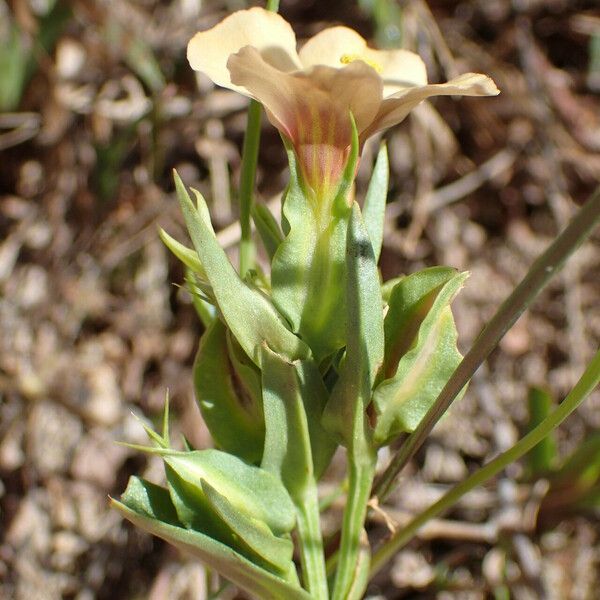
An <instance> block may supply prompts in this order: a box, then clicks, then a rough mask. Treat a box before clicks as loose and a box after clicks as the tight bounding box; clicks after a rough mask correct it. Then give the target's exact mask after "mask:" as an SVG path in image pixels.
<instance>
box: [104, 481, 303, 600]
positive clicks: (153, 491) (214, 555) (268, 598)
mask: <svg viewBox="0 0 600 600" xmlns="http://www.w3.org/2000/svg"><path fill="white" fill-rule="evenodd" d="M111 504H112V505H113V507H114V508H116V509H117V510H119V511H120V512H121V514H122V515H123V516H124V517H125V518H126V519H128V520H129V521H131V522H132V523H133V524H134V525H136V526H137V527H140V528H141V529H144V530H145V531H148V532H149V533H151V534H153V535H156V536H158V537H160V538H162V539H164V540H165V541H167V542H169V543H171V544H173V545H174V546H175V547H177V548H178V549H179V550H181V551H183V552H186V553H188V554H191V555H192V556H195V557H196V558H198V559H200V560H201V561H202V562H203V563H204V564H205V565H207V566H208V567H209V568H211V569H214V570H215V571H217V572H218V573H219V574H220V575H222V576H223V577H225V578H226V579H229V580H230V581H231V582H233V583H234V584H235V585H238V586H239V587H240V588H242V589H243V590H245V591H246V592H248V593H249V594H251V595H252V596H253V597H254V598H256V599H257V600H310V596H309V594H308V593H307V592H305V591H304V590H302V589H301V588H300V587H299V586H298V585H294V584H291V583H288V582H287V581H285V580H284V579H283V578H281V577H279V576H277V575H275V574H273V573H270V572H269V571H267V570H265V569H262V568H261V567H258V566H257V565H255V564H253V563H252V562H251V561H249V560H248V559H246V558H245V557H244V556H242V555H241V554H240V553H239V552H236V551H235V550H233V549H232V548H230V547H228V546H226V545H225V544H222V543H221V542H218V541H216V540H214V539H212V538H210V537H209V536H207V535H204V534H202V533H199V532H196V531H192V530H188V529H185V528H183V527H181V526H180V525H179V523H178V522H177V517H176V513H175V509H174V507H173V505H172V503H171V500H170V496H169V493H168V492H167V490H165V489H164V488H160V487H159V486H155V485H153V484H151V483H148V482H146V481H143V480H141V479H138V478H136V477H132V478H130V480H129V485H128V486H127V489H126V490H125V493H124V494H123V496H122V498H121V501H118V500H114V499H111Z"/></svg>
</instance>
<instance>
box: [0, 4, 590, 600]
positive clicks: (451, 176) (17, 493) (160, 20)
mask: <svg viewBox="0 0 600 600" xmlns="http://www.w3.org/2000/svg"><path fill="white" fill-rule="evenodd" d="M362 4H364V5H365V6H366V5H368V4H369V2H366V0H365V1H364V2H363V3H362ZM383 4H384V3H382V5H383ZM400 4H401V6H402V12H401V19H400V20H398V21H393V20H389V19H390V18H392V19H393V18H395V17H393V16H392V17H386V19H387V20H386V21H385V23H380V24H379V25H380V26H377V20H376V19H374V18H373V17H372V16H371V15H370V14H369V12H368V11H367V10H362V11H361V10H360V8H359V7H358V5H357V3H355V2H349V1H345V2H344V1H341V0H337V1H333V0H332V1H331V2H328V3H319V2H316V1H310V0H287V1H286V0H282V3H281V12H282V13H283V14H284V16H285V17H286V18H287V19H288V20H290V21H291V22H292V24H293V25H294V28H295V29H296V31H297V33H298V35H299V37H306V36H308V35H310V34H312V33H314V32H316V31H317V30H319V29H320V28H322V27H324V26H326V25H328V24H332V23H343V24H347V25H350V26H352V27H355V28H357V29H358V30H359V31H361V32H362V33H363V34H364V35H365V36H367V37H369V38H371V39H380V40H381V39H385V37H386V35H387V36H391V37H393V36H394V35H395V31H396V30H395V29H394V23H396V24H398V25H399V26H400V29H402V31H403V32H404V37H403V43H404V45H405V46H406V47H409V48H411V49H415V50H417V51H419V53H420V54H422V55H423V57H424V58H425V60H426V62H427V64H428V70H429V75H430V79H432V80H442V79H447V78H450V77H451V76H453V75H454V74H455V73H460V72H464V71H471V70H472V71H480V72H485V73H489V74H491V75H492V76H493V78H494V79H495V81H496V82H497V84H498V87H499V88H500V89H501V90H502V94H501V95H500V96H499V97H497V98H493V99H485V100H481V99H463V100H461V101H460V102H456V101H454V100H453V99H450V98H442V99H439V100H436V101H435V102H434V103H431V104H426V105H422V106H421V107H419V109H417V110H416V111H415V112H414V114H413V116H412V117H411V118H409V119H408V120H407V121H406V122H405V123H404V124H402V125H401V126H399V127H397V128H396V129H395V130H393V131H392V132H389V133H388V134H387V135H386V139H387V141H388V146H389V150H390V159H391V166H392V180H391V188H390V195H389V205H388V219H387V231H386V236H385V242H384V244H385V247H384V252H383V255H382V261H381V267H382V272H383V274H384V277H385V278H389V277H392V276H395V275H397V274H399V273H407V272H412V271H415V270H417V269H419V268H422V267H424V266H428V265H433V264H447V265H452V266H454V267H457V268H459V269H465V270H469V271H470V272H471V277H470V279H469V281H468V284H467V286H466V288H465V290H464V291H463V293H462V294H461V295H460V297H459V298H458V300H457V301H456V304H455V315H456V319H457V324H458V329H459V332H460V344H461V347H462V348H463V349H467V348H468V347H469V346H470V344H471V343H472V341H473V339H474V337H475V336H476V335H477V333H478V331H479V330H480V329H481V327H482V326H483V324H485V322H486V321H487V320H488V319H489V318H490V316H491V315H492V314H493V312H494V310H495V308H497V306H498V305H499V303H500V302H501V301H502V300H503V299H504V298H505V297H506V295H507V294H508V293H509V292H510V290H511V289H512V287H513V286H514V285H515V284H516V283H517V282H518V281H519V279H520V278H521V277H522V276H523V275H524V274H525V272H526V271H527V268H528V266H529V265H530V264H531V263H532V262H533V260H534V259H535V258H536V257H537V256H538V254H539V253H540V252H541V251H542V250H543V249H544V248H545V247H546V246H547V244H548V243H549V242H550V241H551V240H552V237H553V236H554V235H555V234H556V233H557V231H559V230H560V229H561V228H562V227H564V225H565V224H566V222H567V221H568V220H569V218H570V216H571V215H572V214H573V213H574V211H575V210H576V207H577V205H578V204H581V203H582V202H584V201H585V199H586V198H587V197H588V196H589V194H590V193H591V192H592V190H593V189H594V187H595V186H596V185H597V184H598V174H599V173H600V152H599V151H600V111H599V110H598V109H599V102H598V96H597V94H598V92H599V91H600V70H599V69H600V66H599V65H600V49H599V45H598V40H599V39H600V16H599V14H598V12H597V10H596V11H594V8H596V9H597V6H596V7H595V6H594V5H595V3H594V2H593V1H589V2H585V1H579V0H571V1H567V0H546V1H544V2H542V1H540V0H519V1H516V0H515V1H513V2H511V1H509V0H485V1H484V0H479V1H477V0H474V1H466V0H464V1H457V2H453V1H450V0H431V1H430V2H429V3H428V4H426V3H425V2H422V1H420V0H415V1H411V2H403V3H400ZM242 5H243V3H242V2H241V0H239V1H234V0H229V1H227V0H212V1H208V0H207V1H204V2H201V1H199V0H198V1H197V2H195V1H193V0H176V1H172V2H159V1H158V0H136V1H134V0H123V1H121V2H109V1H108V0H104V1H99V2H90V1H88V0H76V1H73V2H60V1H59V2H57V3H56V4H55V3H54V2H51V1H50V0H46V1H33V0H15V1H14V2H11V3H9V4H6V3H5V2H4V1H2V0H0V40H4V41H5V42H7V40H10V39H17V42H14V43H13V47H14V48H16V50H14V54H12V55H10V54H9V50H3V49H0V65H2V64H11V65H17V67H15V69H16V70H18V65H19V64H25V65H26V67H27V65H29V67H27V68H25V67H24V68H23V73H24V74H23V80H22V84H19V80H18V77H17V76H14V77H13V79H11V80H10V81H9V79H10V77H11V75H10V74H9V72H8V71H7V70H5V71H0V88H4V92H1V93H0V323H1V326H0V519H1V521H0V598H7V599H12V598H15V599H16V600H37V599H39V600H55V599H61V598H73V599H77V600H88V599H95V598H98V599H104V598H106V599H108V598H111V599H121V598H122V599H134V598H150V599H151V600H161V599H166V598H168V599H169V600H170V599H173V600H177V599H182V600H183V599H198V600H201V599H204V598H207V597H208V595H209V592H207V589H208V588H210V587H211V586H212V585H214V582H212V583H211V578H210V577H209V576H207V574H206V573H205V572H204V569H203V568H202V566H201V565H199V564H196V563H194V562H192V561H189V560H188V559H186V558H185V557H182V556H180V555H179V554H178V553H177V552H176V551H174V550H173V549H171V548H170V547H168V546H167V545H166V544H164V543H162V542H161V541H159V540H156V539H151V538H150V537H148V536H147V535H145V534H143V533H141V532H139V531H136V530H134V529H133V528H132V527H130V526H128V525H127V524H125V523H123V522H122V521H121V519H120V517H119V515H118V514H116V513H115V512H114V511H112V510H110V509H109V507H108V503H107V496H108V495H118V494H119V493H120V492H121V491H122V490H123V489H124V486H125V483H126V481H127V478H128V477H129V475H130V474H134V473H135V474H143V476H144V477H147V478H150V479H152V480H154V481H160V478H161V464H160V462H159V461H156V460H154V459H152V458H150V459H148V458H147V457H144V456H140V454H139V453H137V452H135V451H132V450H131V449H129V448H126V447H124V446H120V445H117V444H116V443H115V441H117V440H120V441H126V442H131V443H141V442H143V441H144V435H143V430H142V428H141V426H140V424H139V422H138V419H140V418H141V419H147V420H148V421H149V422H153V421H155V420H156V419H157V418H158V415H159V413H160V410H161V408H162V404H163V402H164V398H165V393H166V391H167V390H169V392H170V396H171V399H172V407H173V413H174V418H173V428H174V433H175V434H177V433H178V432H183V433H185V435H186V436H188V437H189V438H190V439H191V440H192V442H193V443H194V444H195V445H197V446H199V447H204V446H208V445H209V444H210V439H209V436H208V434H207V432H206V429H205V428H204V426H203V424H202V420H201V418H200V416H199V413H198V411H197V408H196V406H195V404H194V399H193V395H192V389H191V377H190V369H191V362H192V360H193V356H194V352H195V350H196V347H197V343H198V338H199V336H200V334H201V327H200V325H199V323H198V320H197V318H196V316H195V314H194V311H193V308H192V306H191V302H190V299H189V297H188V295H187V294H186V292H185V291H184V290H183V289H182V288H181V287H179V285H180V284H181V282H182V279H183V273H182V270H181V268H180V267H179V265H178V264H177V263H176V261H175V260H174V259H173V258H172V257H171V256H169V254H168V253H167V251H166V249H165V248H164V247H163V246H162V244H161V243H160V241H159V239H158V236H157V232H156V227H157V225H161V226H162V227H164V228H165V229H167V230H168V231H169V232H170V233H172V234H173V235H178V236H179V237H180V238H181V239H184V234H183V224H182V218H181V216H180V214H179V212H178V208H177V205H176V201H175V199H174V197H173V186H172V183H171V180H170V171H171V169H172V168H173V167H176V168H177V169H178V170H179V172H180V174H181V176H182V178H183V179H184V181H186V183H188V184H189V185H193V186H195V187H197V188H198V189H200V190H201V191H202V192H203V193H204V194H205V195H206V197H207V199H209V201H210V202H211V203H212V205H211V210H212V212H213V215H214V219H215V223H216V225H217V226H218V228H219V229H220V233H219V236H220V237H221V240H222V242H223V243H224V244H225V245H228V246H233V245H234V243H235V240H236V239H237V235H238V232H237V228H236V225H235V219H236V208H235V196H236V190H237V181H238V177H239V167H240V148H241V142H242V139H243V132H244V128H245V113H244V108H245V100H244V99H243V98H241V97H239V96H237V95H235V94H233V93H230V92H228V91H224V90H220V89H215V88H213V87H212V84H211V83H210V82H209V81H208V80H206V79H204V78H202V77H198V78H196V77H195V76H194V74H193V73H192V72H191V70H190V69H189V68H188V66H187V64H186V62H185V56H184V49H185V45H186V43H187V40H188V39H189V38H190V37H191V35H192V34H193V33H194V32H195V31H196V30H197V29H201V28H206V27H209V26H211V25H212V24H214V23H215V22H217V21H218V20H219V19H220V18H222V17H223V16H224V15H225V14H226V13H228V12H230V11H231V10H234V9H235V8H238V7H240V6H242ZM394 6H395V5H394ZM48 11H49V12H48ZM13 26H18V28H19V34H18V36H16V38H11V31H12V30H11V27H13ZM0 47H2V48H4V47H6V48H9V45H8V42H7V43H6V44H4V43H3V44H0ZM3 52H6V54H3ZM6 57H8V59H6ZM3 60H8V63H4V62H2V61H3ZM15 81H16V83H15ZM9 84H10V85H9ZM9 88H10V89H16V90H17V91H16V92H14V94H13V96H14V97H12V98H11V97H10V92H9ZM376 142H377V140H375V142H374V143H372V144H370V145H369V146H368V147H367V148H366V149H365V155H364V158H363V160H362V164H361V170H360V172H359V181H358V191H359V192H361V191H363V190H364V187H365V182H366V180H367V178H368V175H369V171H370V168H371V164H372V160H371V158H372V156H373V153H374V152H375V151H376V148H377V143H376ZM285 177H286V175H285V157H284V153H283V152H282V148H281V144H280V141H279V140H278V137H277V135H276V133H275V132H274V130H273V129H272V128H270V127H269V126H267V125H265V127H264V131H263V144H262V147H261V155H260V165H259V174H258V188H259V196H260V200H261V201H274V202H276V201H277V196H278V194H279V193H280V191H281V189H282V187H283V185H284V182H285ZM230 181H232V182H233V184H231V183H230ZM599 240H600V236H599V235H598V234H596V236H595V238H594V239H593V240H592V241H591V242H590V243H588V244H586V245H585V246H584V247H582V248H581V249H580V251H579V252H578V253H577V254H576V255H575V256H574V257H572V258H571V260H570V262H569V263H568V267H567V269H565V271H564V273H563V274H561V275H560V276H559V277H557V278H556V280H555V281H554V282H553V283H552V284H551V285H550V286H549V288H548V289H547V290H546V291H545V292H544V293H543V294H542V296H541V297H540V298H539V300H538V301H537V302H536V304H535V305H534V306H533V308H532V309H531V310H530V311H529V312H528V313H527V314H525V315H524V316H523V317H522V318H521V319H520V320H519V321H518V322H517V324H516V325H515V326H514V327H513V329H512V330H511V331H510V332H509V333H508V334H507V335H506V337H505V338H504V339H503V341H502V343H501V345H500V347H499V348H498V349H497V350H496V351H495V352H494V353H493V355H492V357H491V358H490V360H489V361H488V362H487V363H486V364H485V365H484V367H482V368H481V369H480V371H479V372H478V374H477V375H476V377H475V379H474V381H473V383H472V384H471V386H470V388H469V390H468V392H467V394H466V396H465V397H464V399H463V400H461V401H460V403H459V404H457V405H456V406H454V407H453V408H452V409H451V410H450V414H449V415H448V416H447V417H446V418H444V419H443V420H442V422H441V423H440V424H439V426H438V427H437V428H436V430H435V431H434V434H433V435H432V436H431V438H430V440H429V441H428V443H427V444H426V445H425V446H424V447H423V448H422V450H421V451H420V452H419V454H418V455H417V457H416V458H415V460H414V461H413V462H412V463H411V464H410V466H409V468H408V469H407V470H406V471H405V473H404V476H403V478H402V484H401V486H400V487H399V488H398V491H397V492H396V493H395V494H394V496H393V497H392V498H391V499H390V501H389V505H388V506H386V507H385V511H386V517H387V518H391V519H392V520H393V521H394V522H397V523H402V522H403V521H405V520H406V519H407V518H408V517H409V515H410V514H412V513H413V512H414V511H416V510H418V509H420V508H423V507H425V506H427V505H428V504H429V503H430V502H431V501H433V500H435V499H436V498H437V497H439V495H440V494H441V493H443V491H444V490H446V489H447V488H448V486H449V485H451V484H453V483H454V482H457V481H460V480H461V479H463V478H464V477H465V476H466V475H467V474H468V473H470V472H472V471H473V470H474V469H475V468H477V467H478V466H479V465H481V464H482V463H483V462H485V461H486V460H488V459H489V458H490V457H493V456H495V455H496V454H497V453H498V452H500V451H502V450H503V449H506V448H507V447H509V446H510V445H512V444H513V443H514V442H515V441H516V440H517V439H518V438H519V437H520V435H521V434H522V433H523V431H524V430H525V427H526V423H527V419H528V413H527V402H526V400H527V390H528V388H529V386H531V385H541V384H544V385H546V386H548V388H549V389H550V390H551V392H552V394H553V396H554V397H555V398H556V399H560V398H562V397H563V396H564V395H565V394H566V393H567V392H568V391H569V390H570V388H571V386H572V385H573V383H574V382H575V381H576V379H577V378H578V376H579V375H580V374H581V372H582V370H583V368H584V366H585V364H586V362H587V361H589V359H590V358H591V356H592V354H593V353H594V351H595V349H596V348H597V347H598V342H599V340H600V302H599V292H600V286H599V281H600V246H599V244H598V241H599ZM599 428H600V394H598V393H596V394H594V395H592V396H591V397H590V398H589V399H588V400H587V401H586V402H585V403H584V405H582V407H581V408H580V409H579V411H578V412H577V414H575V415H573V416H572V417H571V418H569V419H568V421H567V422H566V423H565V425H564V427H562V428H561V429H560V431H559V432H558V434H557V440H558V448H559V454H560V456H563V457H564V456H567V455H568V454H569V453H570V452H572V451H573V450H574V449H576V448H577V447H578V445H579V444H580V443H581V441H582V440H583V439H584V438H586V437H587V436H590V435H591V434H592V433H593V432H594V431H597V430H598V429H599ZM385 458H386V457H385V456H383V457H382V460H385ZM339 468H340V466H339V464H338V463H337V462H336V464H335V465H334V467H333V469H332V477H331V478H327V479H326V481H325V482H324V484H323V493H326V492H327V491H328V489H329V486H330V485H331V483H332V481H333V476H334V475H335V473H336V472H338V471H339ZM548 487H549V484H548V482H547V481H546V480H545V479H537V480H535V479H534V480H531V479H530V478H528V477H527V473H526V469H525V467H524V466H523V465H513V466H511V467H510V468H509V469H507V470H506V471H505V472H504V473H503V474H502V475H501V476H500V477H499V478H498V479H497V480H496V481H494V482H493V483H490V484H489V485H488V486H486V487H485V488H482V489H479V490H476V491H474V492H472V493H471V494H469V495H467V496H466V497H465V498H464V499H463V501H462V502H461V503H460V504H459V505H458V506H457V507H456V508H455V509H454V510H453V511H452V513H450V514H448V515H445V516H444V518H443V519H439V520H435V521H433V522H431V523H430V524H429V525H428V526H427V527H426V528H425V529H424V530H423V531H422V532H421V534H420V535H419V537H418V539H416V540H415V541H414V542H413V543H411V544H410V545H409V546H408V547H407V548H406V549H404V550H403V551H401V552H400V553H399V554H398V555H397V556H396V558H395V560H394V561H393V563H392V564H391V565H390V568H389V569H387V570H385V571H384V572H383V573H382V574H380V575H379V576H378V578H377V579H376V581H374V582H373V584H372V586H371V587H370V589H369V594H370V596H371V597H372V598H381V599H392V598H424V599H426V598H435V599H436V600H446V599H463V598H464V599H479V598H481V599H483V598H493V597H496V598H505V597H514V598H517V599H529V598H550V599H556V600H564V599H575V600H592V599H593V598H597V589H598V586H599V585H600V575H599V563H600V544H599V537H600V523H599V521H598V516H599V513H598V510H597V509H596V510H593V509H592V510H587V511H583V510H581V509H577V510H575V509H574V507H572V506H570V505H569V504H568V502H567V504H566V506H565V507H564V508H563V510H561V511H559V512H557V511H553V510H552V509H551V508H548V507H549V506H550V507H551V506H552V505H551V504H550V505H548V504H547V503H545V499H546V498H547V497H548V496H547V492H548ZM339 509H340V507H339V506H335V505H334V507H333V508H332V511H331V514H329V515H327V518H326V519H325V525H326V527H331V523H332V522H334V521H335V519H337V518H339ZM370 528H371V532H372V534H373V537H374V539H377V538H378V537H379V538H381V537H383V536H385V535H386V531H387V529H386V520H385V519H384V517H383V516H382V515H381V514H375V516H374V518H373V522H372V523H371V524H370ZM508 592H510V596H507V595H506V593H508ZM502 594H505V595H502ZM219 597H220V598H234V597H236V592H235V590H233V589H227V590H225V591H224V592H223V593H222V594H221V595H220V596H219ZM240 597H241V596H240Z"/></svg>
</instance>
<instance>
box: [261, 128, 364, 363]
mask: <svg viewBox="0 0 600 600" xmlns="http://www.w3.org/2000/svg"><path fill="white" fill-rule="evenodd" d="M354 130H355V133H356V128H355V127H354ZM354 140H355V141H354V143H353V150H352V152H351V156H350V157H349V159H348V163H347V165H346V169H345V171H344V175H343V177H342V179H341V182H340V184H339V187H338V189H337V190H335V191H334V192H332V193H330V194H329V195H327V196H326V197H317V196H316V195H315V193H314V192H313V191H312V190H308V189H306V187H305V186H304V185H303V183H302V181H301V179H300V175H299V171H298V167H297V164H296V159H295V156H294V152H293V150H292V149H291V148H288V159H289V163H290V183H289V186H288V189H287V192H286V195H285V202H284V204H283V208H282V213H283V216H282V222H283V225H284V231H286V232H287V236H286V238H285V239H284V241H283V242H282V243H281V244H280V245H279V247H278V249H277V252H276V253H275V255H274V257H273V261H272V275H271V280H272V288H273V292H272V294H273V302H274V304H275V305H276V306H277V308H278V309H279V311H280V312H281V313H282V314H283V315H285V317H286V318H287V320H288V321H289V322H290V323H291V325H292V329H293V331H295V332H296V333H298V334H299V335H300V336H301V337H302V339H303V340H305V341H306V342H307V344H308V345H309V346H310V348H311V350H312V351H313V354H314V355H315V357H316V359H317V361H320V360H321V359H323V358H324V357H326V356H327V355H329V354H332V353H333V352H335V351H336V350H338V349H339V348H342V347H343V346H344V345H345V330H346V324H345V314H346V309H345V299H344V293H343V290H344V287H345V283H344V282H345V279H346V275H345V271H346V266H345V250H346V231H347V225H348V219H349V216H350V207H349V205H348V191H349V188H350V186H351V184H352V181H353V180H354V169H355V166H356V156H357V152H358V138H357V136H356V135H355V136H354Z"/></svg>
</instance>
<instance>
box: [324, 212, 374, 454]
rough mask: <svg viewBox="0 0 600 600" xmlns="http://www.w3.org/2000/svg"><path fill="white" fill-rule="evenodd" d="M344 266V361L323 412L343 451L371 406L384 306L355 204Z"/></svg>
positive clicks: (367, 239) (372, 254) (370, 250)
mask: <svg viewBox="0 0 600 600" xmlns="http://www.w3.org/2000/svg"><path fill="white" fill-rule="evenodd" d="M346 265H347V274H348V279H347V306H348V332H347V338H348V339H347V346H346V356H345V360H344V362H343V364H342V366H341V372H340V377H339V379H338V381H337V383H336V385H335V388H334V390H333V392H332V395H331V399H330V400H329V402H328V403H327V406H326V408H325V412H324V415H323V422H324V424H325V426H326V428H327V429H328V430H329V431H331V432H333V433H335V434H336V435H337V436H338V437H339V439H341V440H343V441H344V443H345V444H346V445H351V444H352V443H353V442H354V441H356V440H355V436H356V435H358V432H356V431H353V425H352V424H353V423H355V421H356V418H357V416H358V415H359V414H362V413H364V411H365V410H366V408H367V406H368V404H369V401H370V398H371V391H372V388H373V385H374V382H375V377H376V375H377V372H378V370H379V368H380V367H381V364H382V361H383V355H384V331H383V305H382V300H381V290H380V285H379V277H378V273H377V265H376V263H375V256H374V253H373V247H372V245H371V240H370V239H369V236H368V234H367V231H366V228H365V226H364V223H363V220H362V217H361V214H360V208H359V207H358V204H356V202H355V203H354V205H353V208H352V217H351V220H350V223H349V226H348V251H347V258H346ZM364 418H365V419H366V416H365V417H364ZM365 427H367V424H366V422H365Z"/></svg>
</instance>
